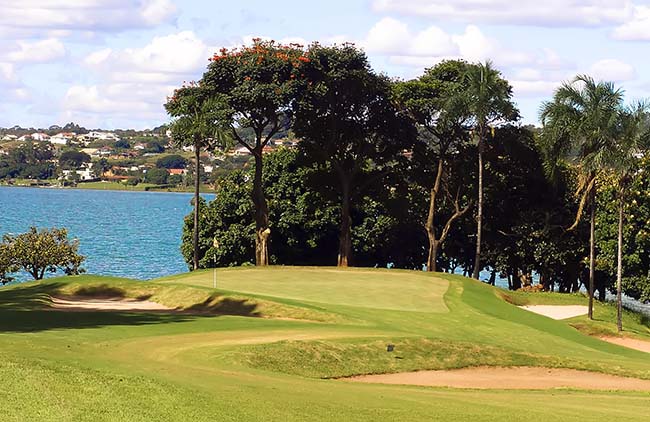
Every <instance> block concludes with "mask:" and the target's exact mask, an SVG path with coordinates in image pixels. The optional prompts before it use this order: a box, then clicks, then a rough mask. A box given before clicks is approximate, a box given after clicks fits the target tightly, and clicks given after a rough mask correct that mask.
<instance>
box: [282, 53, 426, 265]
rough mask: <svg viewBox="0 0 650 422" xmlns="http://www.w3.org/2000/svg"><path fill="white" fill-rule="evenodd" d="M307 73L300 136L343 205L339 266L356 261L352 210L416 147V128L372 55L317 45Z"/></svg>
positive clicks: (298, 118)
mask: <svg viewBox="0 0 650 422" xmlns="http://www.w3.org/2000/svg"><path fill="white" fill-rule="evenodd" d="M308 57H309V62H307V63H305V65H304V66H303V68H302V75H304V76H301V82H302V88H303V89H302V90H301V93H300V95H299V97H298V101H296V103H295V105H296V107H295V109H294V111H295V122H294V132H295V133H296V135H297V137H298V138H300V139H301V142H300V148H301V150H302V151H303V153H304V154H305V156H306V158H307V160H308V161H309V162H310V163H311V164H312V165H313V166H314V167H315V168H317V169H318V170H319V171H320V172H321V174H322V175H323V177H321V179H320V180H319V184H320V185H321V186H326V187H329V188H330V191H331V192H333V193H335V194H336V195H337V196H338V200H339V203H340V235H339V248H338V249H339V250H338V265H339V266H344V267H345V266H348V265H350V264H351V259H352V208H353V206H354V202H355V200H358V199H359V197H360V194H361V193H362V192H363V191H364V190H365V189H366V188H368V187H369V186H370V185H372V184H373V183H375V182H378V181H379V180H380V179H381V178H382V177H383V176H385V175H386V174H387V173H388V172H390V171H391V169H392V168H393V167H394V166H395V165H396V164H397V163H398V162H399V160H400V157H402V155H401V154H400V153H401V152H402V151H403V150H405V149H408V148H410V147H411V142H412V139H413V138H414V137H415V136H414V135H415V133H414V132H415V131H414V127H413V125H412V124H411V121H410V119H408V118H407V116H406V115H404V114H401V113H400V112H399V111H398V109H397V107H396V105H395V104H394V103H393V101H392V100H391V82H390V81H389V80H388V79H387V78H386V77H384V76H382V75H378V74H376V73H375V72H374V71H373V70H372V69H371V68H370V64H369V63H368V59H367V57H366V55H365V54H364V53H363V52H362V51H361V50H360V49H358V48H356V47H354V46H352V45H350V44H345V45H342V46H332V47H324V46H321V45H318V44H314V45H312V46H311V47H310V49H309V51H308Z"/></svg>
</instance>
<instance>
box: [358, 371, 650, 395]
mask: <svg viewBox="0 0 650 422" xmlns="http://www.w3.org/2000/svg"><path fill="white" fill-rule="evenodd" d="M346 379H347V380H351V381H356V382H365V383H379V384H400V385H419V386H429V387H452V388H477V389H499V390H546V389H552V388H578V389H585V390H626V391H650V380H641V379H636V378H625V377H618V376H615V375H606V374H600V373H597V372H586V371H577V370H573V369H551V368H536V367H515V368H494V367H478V368H465V369H455V370H449V371H419V372H406V373H400V374H384V375H363V376H358V377H352V378H346Z"/></svg>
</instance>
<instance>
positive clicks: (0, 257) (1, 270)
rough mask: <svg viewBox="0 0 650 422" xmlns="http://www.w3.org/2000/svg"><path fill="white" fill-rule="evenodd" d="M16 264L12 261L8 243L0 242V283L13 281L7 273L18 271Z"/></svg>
mask: <svg viewBox="0 0 650 422" xmlns="http://www.w3.org/2000/svg"><path fill="white" fill-rule="evenodd" d="M18 268H19V267H18V266H17V265H16V263H15V262H14V259H13V257H12V254H11V249H10V248H9V245H6V244H4V243H0V284H3V285H4V284H7V283H9V282H11V281H13V278H12V277H10V276H9V274H11V273H14V272H16V271H18Z"/></svg>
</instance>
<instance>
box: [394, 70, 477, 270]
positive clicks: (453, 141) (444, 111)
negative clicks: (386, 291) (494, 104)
mask: <svg viewBox="0 0 650 422" xmlns="http://www.w3.org/2000/svg"><path fill="white" fill-rule="evenodd" d="M467 67H468V64H467V63H465V62H463V61H458V60H450V61H444V62H442V63H440V64H438V65H436V66H435V67H433V68H430V69H427V70H426V71H425V72H424V75H422V76H420V77H419V78H418V79H415V80H411V81H407V82H401V83H397V84H396V86H395V96H396V98H397V100H398V101H399V102H400V103H401V104H402V105H403V106H404V107H405V109H406V110H407V111H408V113H409V114H410V116H411V117H412V118H413V119H414V121H415V122H416V124H417V125H418V128H419V129H420V136H418V141H419V142H418V143H417V144H416V146H415V147H414V149H413V166H412V169H413V171H415V172H418V173H420V174H422V176H423V179H425V180H423V182H424V183H423V184H424V185H425V186H426V187H427V189H428V191H429V192H428V193H429V206H428V211H427V217H426V221H425V222H424V224H423V226H424V229H425V231H426V234H427V239H428V241H429V248H428V253H427V270H428V271H436V260H437V257H438V249H439V248H440V246H441V245H442V244H443V243H444V241H445V240H446V238H447V236H448V234H449V232H450V230H451V228H452V225H453V223H454V221H455V220H457V219H458V218H460V217H462V216H463V215H464V214H465V213H466V212H467V211H468V210H469V208H470V206H471V201H465V202H464V203H461V201H462V199H463V196H461V195H460V191H458V192H457V194H456V195H455V196H453V198H454V199H453V200H452V202H453V205H454V211H453V212H452V213H451V214H450V215H449V217H448V218H447V219H446V221H444V223H443V224H440V226H442V227H441V228H437V227H436V223H437V222H438V219H439V218H436V213H437V212H438V211H439V210H438V209H437V208H438V207H439V206H440V205H439V204H438V205H436V204H437V202H439V196H440V194H441V193H442V191H443V190H445V191H447V192H449V191H450V189H449V186H448V183H447V182H448V181H450V180H451V179H452V177H450V176H451V175H450V171H451V163H450V160H451V159H452V158H453V155H454V154H455V153H458V152H459V151H460V150H461V149H463V148H464V147H465V144H466V143H467V142H468V141H469V130H468V129H469V128H468V123H469V118H470V115H469V112H468V107H467V101H466V95H465V88H466V87H465V86H464V82H465V81H466V79H465V78H464V74H465V73H466V72H467ZM432 163H436V164H434V165H433V170H432V169H431V167H432ZM445 176H447V177H445ZM415 179H418V177H415Z"/></svg>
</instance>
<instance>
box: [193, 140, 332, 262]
mask: <svg viewBox="0 0 650 422" xmlns="http://www.w3.org/2000/svg"><path fill="white" fill-rule="evenodd" d="M254 174H255V169H254V168H252V167H248V168H246V169H242V170H235V171H232V172H230V173H229V174H228V175H226V176H225V177H223V178H221V179H220V180H218V182H217V192H216V197H215V199H214V200H213V201H210V202H209V203H207V204H206V203H205V201H203V200H201V211H200V218H201V231H200V239H199V248H200V250H201V256H202V258H201V262H200V266H201V267H203V268H205V267H210V266H213V265H214V259H215V258H216V264H217V265H219V266H236V265H242V264H245V263H251V262H254V259H255V242H254V232H255V221H254V214H253V212H252V210H253V203H252V201H251V199H250V192H251V190H252V189H253V186H252V184H253V176H254ZM308 178H309V169H308V168H305V167H304V166H302V165H301V164H300V163H299V160H298V153H297V151H296V150H291V149H286V148H279V149H277V150H276V151H274V152H272V153H270V154H268V155H267V156H266V157H265V172H264V178H263V183H264V189H265V191H266V192H267V195H268V201H269V205H270V207H269V213H270V217H271V218H272V219H273V221H274V227H275V229H274V236H273V239H272V240H271V241H272V242H273V243H272V246H273V247H272V248H270V251H271V252H272V253H271V255H270V256H269V260H270V262H272V263H275V264H283V265H324V264H326V263H327V262H328V260H330V259H332V258H333V257H334V254H333V248H330V246H333V245H336V234H337V229H336V211H337V209H336V207H335V206H333V205H332V204H329V203H328V202H327V201H326V200H325V199H324V198H323V197H322V196H321V195H320V194H319V193H318V192H316V191H314V190H312V189H309V186H310V183H309V182H308ZM190 217H191V216H188V217H187V218H186V219H185V226H184V229H183V244H182V247H181V250H182V252H183V256H184V257H185V259H186V261H188V262H191V259H192V248H191V234H192V222H191V218H190ZM215 238H216V239H217V240H218V243H219V247H218V248H214V245H213V239H215ZM330 249H332V253H329V251H330Z"/></svg>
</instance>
